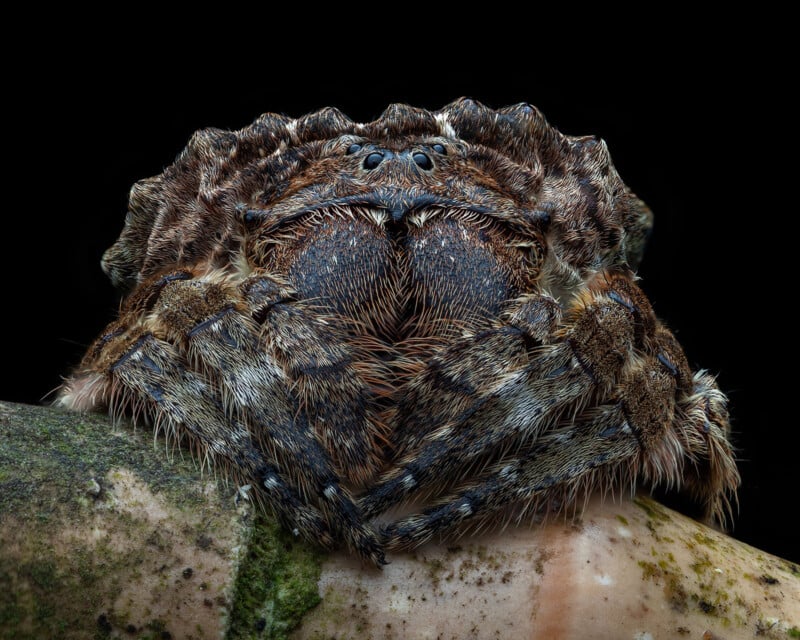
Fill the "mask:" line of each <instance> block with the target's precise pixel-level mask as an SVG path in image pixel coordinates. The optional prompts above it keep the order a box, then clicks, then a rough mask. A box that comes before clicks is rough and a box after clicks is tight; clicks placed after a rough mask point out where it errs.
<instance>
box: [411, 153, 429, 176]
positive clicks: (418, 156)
mask: <svg viewBox="0 0 800 640" xmlns="http://www.w3.org/2000/svg"><path fill="white" fill-rule="evenodd" d="M411 158H412V160H414V164H416V165H417V166H418V167H419V168H420V169H425V170H426V171H428V170H430V169H433V160H431V159H430V158H429V157H428V154H426V153H422V151H417V152H416V153H414V154H413V155H412V156H411Z"/></svg>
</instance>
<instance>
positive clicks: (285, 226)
mask: <svg viewBox="0 0 800 640" xmlns="http://www.w3.org/2000/svg"><path fill="white" fill-rule="evenodd" d="M651 224H652V215H651V212H650V211H649V209H648V208H647V207H646V206H645V205H644V203H643V202H642V201H641V200H639V199H638V198H637V197H636V196H635V195H634V194H633V193H631V191H630V190H629V189H628V188H627V187H626V186H625V185H624V184H623V183H622V181H621V180H620V178H619V176H618V174H617V172H616V170H615V169H614V167H613V165H612V163H611V161H610V158H609V155H608V152H607V149H606V145H605V143H604V142H603V141H602V140H599V139H597V138H595V137H570V136H566V135H563V134H561V133H560V132H558V131H557V130H556V129H554V128H553V127H552V126H550V125H549V124H548V123H547V121H546V120H545V119H544V118H543V116H542V115H541V114H540V113H539V111H538V110H536V109H535V108H533V107H531V106H529V105H527V104H519V105H515V106H510V107H506V108H503V109H499V110H493V109H490V108H488V107H486V106H484V105H481V104H479V103H477V102H475V101H472V100H468V99H461V100H458V101H456V102H453V103H452V104H450V105H447V106H445V107H443V108H442V109H441V110H439V111H434V112H431V111H427V110H423V109H418V108H414V107H411V106H408V105H391V106H389V107H388V108H387V109H386V111H385V112H384V113H383V114H382V115H381V116H380V117H379V118H378V119H377V120H375V121H373V122H369V123H364V124H360V123H355V122H353V121H351V120H350V119H348V118H347V117H346V116H344V115H343V114H342V113H340V112H339V111H338V110H336V109H333V108H326V109H322V110H320V111H317V112H314V113H310V114H308V115H306V116H304V117H301V118H299V119H290V118H287V117H284V116H280V115H276V114H265V115H263V116H261V117H260V118H259V119H257V120H256V121H255V122H254V123H253V124H252V125H250V126H248V127H245V128H243V129H241V130H239V131H235V132H229V131H222V130H218V129H206V130H203V131H199V132H197V133H196V134H195V135H194V137H193V138H192V139H191V141H190V142H189V144H188V146H187V148H186V149H185V150H184V151H183V152H182V153H181V154H180V155H179V156H178V158H177V159H176V161H175V163H174V164H172V165H171V166H170V167H168V168H167V169H166V170H165V171H164V173H163V174H161V175H159V176H156V177H154V178H150V179H146V180H142V181H141V182H138V183H137V184H135V185H134V186H133V188H132V191H131V195H130V204H129V210H128V215H127V218H126V221H125V227H124V229H123V231H122V233H121V236H120V238H119V239H118V240H117V242H116V243H115V244H114V245H113V246H112V247H111V248H110V249H109V250H108V251H107V252H106V253H105V255H104V257H103V261H102V266H103V269H104V271H105V272H106V273H107V274H108V275H109V276H110V278H111V280H112V281H113V283H114V284H115V285H117V286H119V287H122V288H125V289H126V290H127V291H128V293H127V296H126V297H125V299H124V301H123V303H122V306H121V310H120V313H119V317H118V319H117V320H115V321H114V322H113V323H112V324H111V325H110V326H108V327H107V328H106V329H105V330H104V331H103V332H102V334H101V335H100V337H99V338H97V340H96V341H95V342H94V343H93V345H92V346H91V347H90V348H89V349H88V351H87V353H86V355H85V357H84V358H83V360H82V362H81V363H80V365H79V366H78V367H77V369H76V370H75V371H74V372H73V374H72V375H71V376H70V377H69V378H67V379H66V381H65V383H64V385H63V386H62V388H61V390H60V395H59V400H58V402H59V403H60V404H61V405H63V406H66V407H68V408H71V409H75V410H101V409H103V410H108V411H110V412H111V413H112V415H114V416H118V415H121V414H123V413H127V414H131V415H132V416H133V417H134V418H140V419H141V418H144V419H145V420H146V421H148V422H150V423H152V424H153V425H154V428H155V429H156V430H157V431H163V432H164V433H165V434H166V436H167V437H168V438H171V439H173V440H182V441H186V442H187V443H188V444H189V445H190V446H192V447H193V448H194V449H196V450H197V451H198V452H199V454H200V455H201V457H202V459H203V460H204V461H205V460H206V459H209V460H211V459H213V460H214V461H216V462H217V463H219V464H221V465H222V466H223V467H224V468H225V469H227V470H228V471H229V473H230V475H231V476H232V477H234V478H235V479H236V480H237V481H238V482H240V483H242V484H245V483H252V484H253V485H255V486H257V487H258V492H257V493H258V495H259V496H260V500H261V501H262V502H264V503H265V504H266V505H267V506H268V507H269V508H271V510H272V511H274V512H275V514H276V515H277V517H278V518H279V519H280V520H281V522H282V523H283V524H284V525H285V526H286V527H288V529H289V530H291V531H293V532H294V534H295V535H298V536H302V537H304V538H306V539H308V540H311V541H313V542H314V543H316V544H319V545H322V546H323V547H325V548H334V547H336V546H339V545H342V544H344V545H346V546H347V547H348V548H349V549H350V550H351V551H353V552H355V553H357V554H359V555H360V556H361V557H362V558H364V559H365V560H367V561H369V562H371V563H374V564H375V565H378V566H379V565H381V564H382V563H384V562H385V552H386V551H387V550H396V549H404V548H411V547H415V546H417V545H420V544H423V543H424V542H426V541H428V540H429V539H431V538H433V537H441V536H450V535H456V534H458V533H462V532H463V531H465V530H470V528H471V529H473V530H474V529H479V528H480V527H482V526H486V525H490V524H494V523H498V522H508V521H510V520H511V519H517V520H519V519H522V518H532V517H537V516H538V515H541V514H543V513H547V512H548V511H553V510H558V509H562V510H566V509H569V508H570V507H572V508H575V505H576V504H577V502H578V500H579V499H580V497H581V496H584V495H586V493H587V492H589V491H592V490H594V489H602V490H608V489H614V490H618V489H627V488H629V487H634V486H635V485H636V483H637V482H644V483H646V484H648V485H650V486H653V487H655V486H666V487H673V488H680V489H682V490H685V491H688V493H689V494H690V495H691V496H692V497H693V498H694V499H695V500H696V501H697V502H698V503H699V504H700V505H701V506H702V507H703V509H704V511H705V514H706V516H707V517H708V518H709V519H714V520H717V521H719V522H720V523H724V521H725V519H726V517H727V516H728V515H729V514H730V511H731V501H732V500H733V499H734V498H735V492H736V488H737V487H738V484H739V474H738V471H737V468H736V464H735V461H734V453H733V449H732V446H731V444H730V442H729V423H728V415H727V410H726V398H725V396H724V395H723V394H722V393H721V392H720V390H719V389H718V388H717V385H716V383H715V381H714V379H713V377H712V376H711V375H710V374H709V373H707V372H705V371H698V372H693V371H692V370H691V369H690V367H689V365H688V364H687V359H686V357H685V355H684V353H683V350H682V349H681V347H680V345H679V344H678V342H677V341H676V339H675V338H674V337H673V335H672V333H671V332H670V331H669V330H668V329H667V328H666V327H665V326H664V324H663V323H662V322H661V321H659V320H658V319H657V317H656V316H655V314H654V311H653V309H652V307H651V305H650V303H649V302H648V299H647V297H646V296H645V294H644V293H643V292H642V290H641V289H640V287H639V285H638V279H637V276H636V274H635V269H636V267H637V265H638V263H639V261H640V258H641V255H642V251H643V248H644V244H645V240H646V237H647V234H648V231H649V229H650V227H651ZM409 501H415V503H414V504H415V505H416V506H415V507H414V509H413V510H412V512H411V513H410V514H406V515H403V516H400V515H392V516H388V519H387V515H386V514H387V513H392V510H393V509H395V508H396V507H398V505H401V504H405V503H408V502H409ZM381 518H383V522H381Z"/></svg>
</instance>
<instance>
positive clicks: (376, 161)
mask: <svg viewBox="0 0 800 640" xmlns="http://www.w3.org/2000/svg"><path fill="white" fill-rule="evenodd" d="M363 149H364V145H363V144H362V143H360V142H353V143H351V144H349V145H348V146H347V149H346V151H345V154H346V155H348V156H352V155H354V154H356V153H358V152H360V151H362V150H363ZM429 149H430V151H428V150H427V149H424V150H423V149H417V150H415V151H413V152H412V153H411V160H412V161H413V162H414V164H416V165H417V166H418V167H419V168H420V169H423V170H424V171H430V170H431V169H433V167H434V162H433V159H432V158H431V152H433V153H434V154H437V155H440V156H446V155H447V148H446V147H445V146H444V145H443V144H441V143H439V142H436V143H434V144H432V145H430V147H429ZM393 155H394V153H393V152H391V151H386V150H379V149H376V150H374V151H371V152H370V153H368V154H367V155H366V156H365V157H364V159H363V161H362V166H363V168H364V169H366V170H367V171H371V170H373V169H375V168H377V167H378V165H380V163H381V162H383V160H384V159H386V158H387V157H391V156H393Z"/></svg>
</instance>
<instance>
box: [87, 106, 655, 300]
mask: <svg viewBox="0 0 800 640" xmlns="http://www.w3.org/2000/svg"><path fill="white" fill-rule="evenodd" d="M346 135H352V136H358V137H360V138H366V139H371V140H376V141H385V140H393V139H397V138H401V137H412V138H422V139H424V138H447V139H452V140H456V141H457V142H459V144H462V145H463V146H464V147H465V148H466V158H467V160H468V161H469V160H470V157H471V155H474V156H475V157H476V158H478V157H480V158H485V156H486V153H487V150H489V151H491V152H493V153H494V154H497V155H499V156H502V157H504V158H505V159H507V160H508V162H507V163H505V164H504V165H503V166H504V167H506V168H505V170H504V171H501V170H500V169H499V168H497V170H496V175H493V176H492V178H493V179H495V180H498V181H501V182H502V181H505V182H515V183H517V189H518V190H520V189H528V190H531V189H533V190H534V192H529V193H527V194H526V197H527V202H529V203H533V204H534V210H533V211H532V213H533V215H539V216H541V215H542V214H544V216H546V217H547V218H548V219H549V220H550V227H549V244H550V246H551V249H552V254H551V255H550V256H549V266H548V269H549V272H550V274H551V277H552V278H553V279H554V280H555V281H560V282H561V283H562V285H563V286H565V287H568V286H569V285H570V284H571V283H573V282H577V281H578V280H579V279H581V278H582V277H584V276H585V275H586V274H587V273H588V272H590V271H593V270H597V269H601V268H605V267H608V266H610V265H613V264H618V263H621V262H626V263H627V264H629V265H630V266H632V267H634V268H635V267H636V266H637V265H638V263H639V261H640V259H641V255H642V251H643V249H644V244H645V241H646V237H647V235H648V232H649V230H650V228H651V226H652V214H651V213H650V211H649V209H648V208H647V207H646V206H645V204H644V203H643V202H642V201H641V200H639V199H638V198H637V197H636V196H635V195H634V194H633V193H631V191H630V190H629V189H628V188H627V187H626V186H625V185H624V183H623V182H622V180H621V179H620V177H619V175H618V174H617V172H616V170H615V169H614V166H613V164H612V162H611V159H610V156H609V154H608V150H607V148H606V145H605V143H604V142H603V141H602V140H599V139H597V138H596V137H593V136H586V137H572V136H566V135H564V134H562V133H560V132H559V131H558V130H556V129H555V128H554V127H552V126H551V125H550V124H549V123H548V122H547V120H545V118H544V117H543V115H542V114H541V113H540V112H539V110H538V109H536V108H535V107H532V106H531V105H528V104H525V103H521V104H517V105H513V106H508V107H504V108H502V109H498V110H494V109H491V108H488V107H486V106H484V105H482V104H480V103H479V102H477V101H474V100H471V99H467V98H462V99H459V100H456V101H455V102H452V103H451V104H449V105H447V106H445V107H443V108H442V109H440V110H438V111H428V110H425V109H420V108H416V107H412V106H409V105H405V104H392V105H390V106H388V107H387V108H386V109H385V111H384V112H383V113H382V114H381V116H380V117H379V118H377V119H376V120H374V121H372V122H368V123H356V122H353V121H352V120H350V119H349V118H348V117H347V116H345V115H344V114H342V113H341V112H340V111H339V110H337V109H335V108H332V107H326V108H324V109H320V110H318V111H315V112H312V113H309V114H307V115H305V116H302V117H300V118H297V119H291V118H288V117H285V116H282V115H278V114H274V113H266V114H264V115H262V116H261V117H259V118H258V119H257V120H255V122H253V123H252V124H251V125H249V126H246V127H244V128H242V129H240V130H238V131H224V130H221V129H213V128H209V129H203V130H200V131H198V132H196V133H195V134H194V135H193V136H192V138H191V140H190V141H189V143H188V145H187V147H186V148H185V149H184V150H183V151H182V152H181V153H180V154H179V155H178V157H177V158H176V160H175V161H174V163H173V164H172V165H170V166H169V167H167V169H166V170H165V171H164V172H163V173H162V174H161V175H158V176H155V177H152V178H148V179H145V180H141V181H139V182H137V183H136V184H135V185H134V186H133V187H132V189H131V192H130V198H129V205H128V213H127V216H126V219H125V226H124V229H123V230H122V233H121V235H120V237H119V239H118V240H117V242H116V243H115V244H114V245H113V246H112V247H111V248H110V249H109V250H108V251H106V253H105V255H104V256H103V262H102V264H103V269H104V271H105V272H106V273H107V274H108V276H109V277H110V278H111V280H112V282H113V283H114V285H115V286H118V287H122V288H125V289H129V288H132V287H133V286H135V285H136V284H137V283H138V282H140V281H141V280H142V279H143V278H145V277H147V276H150V275H152V274H153V273H156V272H158V271H159V270H161V269H164V268H170V267H180V266H183V265H190V264H193V263H196V262H199V261H201V260H204V261H208V262H209V263H210V264H216V263H219V264H222V263H225V262H227V261H228V259H229V257H230V253H231V251H232V250H233V249H234V248H235V247H236V244H237V242H238V238H239V234H238V225H239V219H238V217H237V210H236V203H237V202H247V201H249V200H252V199H253V198H254V197H255V194H256V193H258V194H259V195H260V197H261V198H262V199H263V198H267V197H269V198H273V199H275V200H278V199H280V197H281V194H282V189H283V185H285V184H286V183H287V182H288V181H289V180H290V179H291V178H292V177H293V176H294V175H296V174H297V173H298V172H299V171H302V170H303V169H304V168H305V167H307V166H309V164H310V163H313V162H314V161H315V160H317V159H319V158H321V157H322V155H323V154H324V153H325V152H326V143H327V142H329V141H331V140H334V139H336V138H339V137H341V136H346ZM498 166H499V165H498V163H491V162H489V163H488V164H487V163H486V162H485V161H484V164H483V165H482V166H481V170H482V171H484V172H487V171H488V172H491V171H492V170H493V168H496V167H498ZM508 166H511V167H512V170H510V171H509V170H508V168H507V167H508ZM531 185H533V186H531ZM598 256H599V257H598Z"/></svg>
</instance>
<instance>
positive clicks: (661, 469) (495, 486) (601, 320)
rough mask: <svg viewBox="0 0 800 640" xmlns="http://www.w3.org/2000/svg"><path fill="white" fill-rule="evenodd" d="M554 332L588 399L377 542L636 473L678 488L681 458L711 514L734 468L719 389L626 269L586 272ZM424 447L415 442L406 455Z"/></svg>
mask: <svg viewBox="0 0 800 640" xmlns="http://www.w3.org/2000/svg"><path fill="white" fill-rule="evenodd" d="M556 338H557V339H560V340H562V344H566V345H568V346H569V347H570V349H572V350H573V353H574V355H575V359H576V360H577V362H578V366H579V367H580V368H581V369H582V370H583V371H584V373H585V376H586V378H588V379H590V380H591V381H592V384H593V385H594V397H593V398H592V399H591V402H590V403H589V404H588V405H583V406H585V407H586V408H583V409H581V408H580V407H581V405H580V404H579V403H577V404H575V407H576V413H575V416H574V417H573V418H570V416H569V415H566V414H562V416H561V418H560V420H559V421H558V422H557V423H553V424H551V425H550V426H549V427H548V428H547V429H544V430H540V431H539V432H538V435H537V437H536V438H527V439H522V440H519V439H518V440H517V441H518V443H519V446H518V447H517V448H516V450H514V451H511V452H510V453H509V452H508V451H509V450H506V451H504V452H501V454H500V456H499V457H498V458H497V459H496V460H495V461H493V462H492V463H491V464H490V465H489V466H488V467H487V468H486V470H485V471H483V472H479V473H478V475H477V478H475V479H471V480H469V481H467V482H466V483H465V484H463V485H462V486H461V488H460V489H458V490H457V491H456V492H455V493H454V494H452V495H451V496H450V497H448V498H445V499H443V500H440V501H438V502H437V504H435V505H434V506H432V507H430V508H427V509H425V510H424V511H422V513H420V514H416V515H411V516H409V517H407V518H403V519H401V520H399V521H397V522H395V523H392V524H390V525H388V526H387V527H385V528H384V529H383V531H382V537H383V539H384V541H385V543H386V546H387V547H388V548H402V547H409V546H416V545H418V544H421V543H422V542H425V541H426V540H428V539H430V538H431V537H432V536H434V535H439V534H442V533H445V532H447V531H449V530H451V529H453V528H456V527H460V526H461V525H467V526H470V525H471V526H481V525H483V524H486V523H488V522H490V521H496V520H497V518H496V514H497V512H498V511H500V510H503V509H509V513H512V514H513V513H514V509H516V513H518V514H519V517H522V515H524V514H525V513H526V512H528V511H534V512H537V511H540V510H541V509H542V508H543V507H545V506H547V505H549V504H552V503H557V504H560V505H561V507H562V508H566V507H568V506H574V505H575V504H576V501H577V497H578V496H579V495H580V494H582V493H583V494H586V493H588V492H589V491H591V490H593V489H596V488H601V489H607V488H613V487H614V486H629V487H635V484H636V482H637V479H639V478H641V479H643V480H644V481H646V482H647V483H648V484H650V485H651V486H656V485H666V486H668V487H669V486H673V487H676V488H681V485H682V484H683V483H684V482H687V480H686V475H687V474H685V468H686V466H687V465H692V466H693V467H694V468H695V469H696V473H695V474H691V473H690V474H688V477H689V480H688V484H689V489H690V490H691V491H694V492H695V494H696V495H698V496H699V497H700V498H701V499H703V500H704V501H705V502H706V506H707V508H708V509H709V510H710V511H711V512H712V513H715V514H717V515H718V514H719V513H720V512H721V511H724V510H725V509H726V508H727V507H728V506H729V505H728V498H727V494H728V493H731V492H734V491H735V488H736V486H738V473H737V472H736V468H735V464H734V462H733V457H732V454H731V451H730V446H729V444H728V440H727V438H726V431H727V424H728V423H727V414H726V412H725V399H724V396H723V395H722V394H721V393H720V392H719V391H718V389H717V388H716V385H715V384H714V383H713V380H711V379H710V377H709V376H707V375H706V374H703V373H700V374H697V375H695V376H692V373H691V370H690V369H689V366H688V363H687V362H686V358H685V355H684V354H683V351H682V349H681V348H680V346H679V345H678V343H677V341H676V340H675V338H674V336H672V334H671V333H670V332H669V331H668V330H667V329H666V328H665V327H663V326H662V325H661V324H660V323H659V322H658V321H657V319H656V318H655V315H654V314H653V313H652V309H651V308H650V306H649V303H648V302H647V300H646V298H645V297H644V294H643V293H641V291H640V290H639V289H638V288H637V287H636V286H635V284H634V283H633V281H632V279H631V278H630V277H629V276H627V275H626V274H618V273H609V274H605V275H604V276H603V277H602V278H601V279H599V280H596V281H594V282H593V283H592V285H591V286H590V288H589V289H588V290H587V291H585V292H583V293H582V294H581V295H580V296H579V300H578V303H577V305H576V306H573V308H572V309H571V310H570V311H569V312H568V313H567V322H566V323H565V326H564V327H562V328H561V329H559V330H558V331H557V332H556ZM519 398H520V400H522V399H523V398H524V396H523V395H520V396H519ZM484 428H485V429H487V430H492V429H493V427H492V425H485V427H484ZM424 454H425V448H424V447H423V448H422V449H421V450H420V451H419V452H418V454H417V455H424ZM709 469H710V473H709ZM709 476H710V479H709ZM461 477H462V478H463V474H462V476H461ZM493 516H494V517H493Z"/></svg>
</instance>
